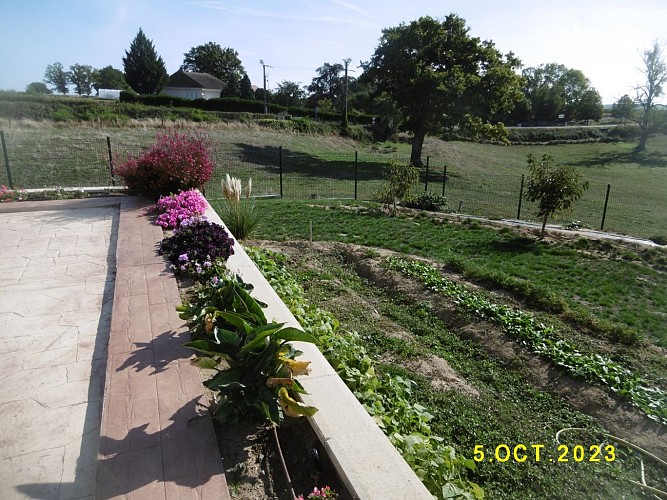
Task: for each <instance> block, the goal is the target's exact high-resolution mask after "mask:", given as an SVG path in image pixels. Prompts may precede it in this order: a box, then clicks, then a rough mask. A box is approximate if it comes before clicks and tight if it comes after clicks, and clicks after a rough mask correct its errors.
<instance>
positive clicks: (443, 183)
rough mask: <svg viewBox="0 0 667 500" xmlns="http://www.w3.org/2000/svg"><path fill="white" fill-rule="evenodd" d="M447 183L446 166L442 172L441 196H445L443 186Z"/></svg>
mask: <svg viewBox="0 0 667 500" xmlns="http://www.w3.org/2000/svg"><path fill="white" fill-rule="evenodd" d="M446 183H447V165H446V164H445V167H444V168H443V170H442V196H445V184H446Z"/></svg>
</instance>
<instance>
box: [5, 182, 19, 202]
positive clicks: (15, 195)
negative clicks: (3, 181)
mask: <svg viewBox="0 0 667 500" xmlns="http://www.w3.org/2000/svg"><path fill="white" fill-rule="evenodd" d="M22 200H23V191H21V190H16V189H7V186H0V202H2V203H4V202H6V201H22Z"/></svg>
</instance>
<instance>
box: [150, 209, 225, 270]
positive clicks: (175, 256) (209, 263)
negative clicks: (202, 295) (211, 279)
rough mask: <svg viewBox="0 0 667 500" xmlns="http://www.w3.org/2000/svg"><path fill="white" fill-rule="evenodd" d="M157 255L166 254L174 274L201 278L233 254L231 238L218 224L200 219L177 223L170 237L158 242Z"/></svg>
mask: <svg viewBox="0 0 667 500" xmlns="http://www.w3.org/2000/svg"><path fill="white" fill-rule="evenodd" d="M159 253H160V255H166V256H167V258H168V259H169V262H171V267H172V269H173V270H174V273H175V274H177V275H185V276H190V277H193V278H195V279H201V278H202V275H204V276H206V275H208V274H209V270H211V271H212V270H213V269H214V268H215V267H216V262H217V261H219V260H222V261H223V262H224V261H226V260H227V259H228V258H229V257H230V256H231V255H233V254H234V239H233V238H231V237H230V236H229V233H228V232H227V231H226V230H225V228H224V227H222V226H221V225H219V224H214V223H212V222H209V221H204V220H196V219H195V220H188V221H187V222H186V221H181V226H180V227H179V228H178V229H177V230H176V231H174V235H173V236H171V237H169V238H165V239H163V240H162V242H161V243H160V249H159Z"/></svg>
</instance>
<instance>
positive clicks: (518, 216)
mask: <svg viewBox="0 0 667 500" xmlns="http://www.w3.org/2000/svg"><path fill="white" fill-rule="evenodd" d="M524 178H525V175H524V174H521V188H519V209H518V210H517V211H516V218H517V219H521V201H522V200H523V181H524Z"/></svg>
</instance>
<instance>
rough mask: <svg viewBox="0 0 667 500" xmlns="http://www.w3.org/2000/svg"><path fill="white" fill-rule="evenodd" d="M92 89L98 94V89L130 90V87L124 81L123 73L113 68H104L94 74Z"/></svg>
mask: <svg viewBox="0 0 667 500" xmlns="http://www.w3.org/2000/svg"><path fill="white" fill-rule="evenodd" d="M93 88H94V89H95V91H97V92H99V91H100V89H117V90H130V86H129V85H128V84H127V82H126V81H125V77H124V76H123V72H122V71H121V70H119V69H116V68H114V67H113V66H105V67H104V68H102V69H98V70H97V71H96V72H95V79H94V81H93Z"/></svg>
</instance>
